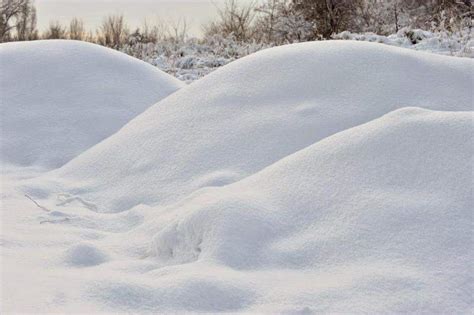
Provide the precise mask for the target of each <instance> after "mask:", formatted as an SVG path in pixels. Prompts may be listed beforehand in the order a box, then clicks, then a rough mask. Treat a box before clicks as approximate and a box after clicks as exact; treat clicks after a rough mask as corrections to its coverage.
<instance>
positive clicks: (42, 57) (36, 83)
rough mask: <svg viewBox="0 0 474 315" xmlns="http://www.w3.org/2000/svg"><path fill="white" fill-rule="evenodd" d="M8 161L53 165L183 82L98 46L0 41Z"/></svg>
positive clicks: (4, 159) (3, 149)
mask: <svg viewBox="0 0 474 315" xmlns="http://www.w3.org/2000/svg"><path fill="white" fill-rule="evenodd" d="M0 63H1V75H0V89H1V94H2V96H1V117H2V118H1V133H0V136H1V152H2V157H1V158H2V162H4V163H9V164H16V165H20V166H31V165H39V166H43V167H48V168H53V167H59V166H61V165H63V164H64V163H65V162H67V161H69V160H70V159H71V158H73V157H75V156H76V155H78V154H79V153H82V152H83V151H84V150H85V149H88V148H89V147H91V146H93V145H94V144H96V143H98V142H99V141H101V140H103V139H104V138H106V137H108V136H110V135H111V134H113V133H115V132H116V131H117V130H118V129H119V128H120V127H122V126H123V125H124V124H125V123H127V122H128V121H129V120H130V119H132V118H133V117H135V116H136V115H138V114H139V113H141V112H143V111H144V110H145V109H146V108H147V107H149V106H150V105H152V104H153V103H156V102H157V101H159V100H160V99H162V98H164V97H165V96H167V95H168V94H170V93H172V92H174V91H175V90H177V89H178V88H180V87H181V86H182V85H183V84H182V83H181V82H179V81H178V80H176V79H175V78H173V77H171V76H169V75H167V74H165V73H164V72H161V71H160V70H157V69H156V68H155V67H152V66H150V65H148V64H146V63H144V62H142V61H139V60H137V59H134V58H131V57H128V56H126V55H125V54H121V53H118V52H116V51H114V50H111V49H107V48H104V47H101V46H98V45H93V44H89V43H84V42H75V41H60V40H58V41H34V42H21V43H20V42H18V43H6V44H1V45H0Z"/></svg>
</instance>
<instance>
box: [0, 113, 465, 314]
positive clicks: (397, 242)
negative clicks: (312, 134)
mask: <svg viewBox="0 0 474 315" xmlns="http://www.w3.org/2000/svg"><path fill="white" fill-rule="evenodd" d="M473 119H474V116H473V113H472V112H449V111H429V110H424V109H420V108H403V109H400V110H396V111H394V112H391V113H389V114H388V115H385V116H383V117H381V118H379V119H375V120H373V121H371V122H369V123H366V124H363V125H361V126H358V127H355V128H352V129H348V130H345V131H342V132H340V133H337V134H334V135H332V136H329V137H328V138H326V139H324V140H322V141H319V142H317V143H315V144H314V145H311V146H309V147H307V148H305V149H303V150H301V151H299V152H296V153H293V154H290V155H289V156H287V157H285V158H283V159H282V160H280V161H278V162H276V163H275V164H273V165H271V166H269V167H266V168H265V169H263V170H261V171H260V172H257V173H256V174H254V175H252V176H249V177H248V178H246V179H244V180H241V181H238V182H236V183H234V184H231V185H227V186H223V187H207V188H204V189H201V190H199V191H196V192H195V193H193V194H191V195H189V196H188V197H187V198H185V199H183V200H181V201H179V202H177V203H175V204H173V205H170V206H167V207H155V208H150V207H145V206H140V207H135V208H134V209H132V210H130V211H127V212H125V213H118V214H101V213H97V212H94V211H90V209H88V208H87V207H85V206H84V205H81V204H80V203H76V204H69V205H65V204H64V202H59V201H60V200H58V202H56V203H54V202H53V200H49V201H48V200H41V201H40V202H41V203H42V204H43V205H44V206H45V207H46V208H47V209H49V210H54V211H49V212H48V210H46V211H44V210H41V209H38V208H36V209H35V206H34V205H33V203H29V201H28V200H26V199H23V200H22V201H21V203H16V205H21V207H22V209H23V213H24V216H23V218H22V220H21V221H20V222H16V224H9V223H10V220H9V218H10V217H11V216H14V215H15V214H14V213H15V212H14V211H11V212H8V213H6V216H5V219H4V220H5V222H6V223H7V224H6V225H5V227H6V229H8V233H7V235H9V237H8V238H5V240H4V244H5V247H4V251H3V253H2V258H3V264H4V270H6V271H8V272H5V274H4V277H5V279H4V281H2V286H4V287H3V288H4V292H6V293H7V294H8V298H7V299H5V300H4V301H5V304H4V310H6V311H32V310H35V311H38V310H40V311H48V312H53V311H54V312H58V311H59V312H71V311H74V312H91V311H93V312H133V313H137V312H139V313H143V312H153V313H156V312H162V313H167V312H184V311H193V312H235V311H246V312H267V313H277V312H278V313H282V312H283V313H287V312H290V313H296V314H311V313H327V312H329V313H371V314H374V313H384V314H388V313H411V314H413V313H417V314H418V313H427V314H432V313H442V314H466V313H469V312H470V310H472V295H471V293H472V289H473V287H472V286H473V282H472V271H473V270H472V264H471V262H472V260H473V259H474V257H473V256H474V255H473V251H472V242H471V241H472V213H471V212H472V205H473V194H472V188H473V187H472V161H473V157H474V147H473V146H472V134H473V124H472V122H473ZM131 193H134V192H131ZM8 206H10V207H11V206H12V205H8ZM28 208H31V209H29V210H28V211H26V209H28ZM65 219H66V220H65ZM17 221H18V220H17ZM35 222H36V223H37V224H34V223H35ZM38 223H43V224H38ZM21 232H22V233H21ZM31 235H34V238H31ZM57 235H61V238H58V237H57ZM19 280H20V281H19ZM25 283H29V284H30V289H29V290H25V288H24V284H25ZM18 301H22V303H18ZM15 302H16V303H15Z"/></svg>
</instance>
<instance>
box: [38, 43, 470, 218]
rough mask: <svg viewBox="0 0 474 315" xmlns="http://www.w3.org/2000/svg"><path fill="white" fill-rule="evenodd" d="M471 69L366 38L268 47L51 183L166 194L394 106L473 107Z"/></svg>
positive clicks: (116, 194) (264, 162)
mask: <svg viewBox="0 0 474 315" xmlns="http://www.w3.org/2000/svg"><path fill="white" fill-rule="evenodd" d="M473 69H474V61H472V60H469V59H461V58H446V57H442V56H436V55H429V54H419V53H416V52H413V51H409V50H404V49H399V48H393V47H389V46H383V45H378V44H372V43H364V42H345V41H344V42H343V41H335V42H313V43H302V44H295V45H289V46H282V47H277V48H272V49H268V50H264V51H261V52H259V53H256V54H254V55H251V56H248V57H246V58H242V59H240V60H238V61H236V62H234V63H232V64H229V65H228V66H226V67H224V68H222V69H221V70H218V71H216V72H214V73H212V74H210V75H209V76H207V77H205V78H203V79H202V80H200V81H198V82H196V83H193V84H192V85H190V86H187V87H186V88H183V89H181V90H180V91H178V92H177V93H175V94H173V95H171V96H170V97H168V98H166V99H165V100H163V101H162V102H159V103H158V104H156V105H154V106H153V107H151V108H150V109H148V110H147V111H146V112H145V113H143V114H142V115H140V116H139V117H137V118H136V119H134V120H132V121H131V122H130V123H129V124H127V125H126V126H125V127H124V128H122V129H121V130H120V131H119V132H118V133H116V134H114V135H113V136H112V137H110V138H109V139H107V140H105V141H104V142H102V143H101V144H99V145H97V146H95V147H93V148H92V149H91V150H89V151H87V152H85V153H84V154H82V155H80V156H79V157H77V158H76V159H74V160H73V161H71V162H70V163H68V164H67V165H65V166H64V167H63V168H61V169H60V170H58V171H57V172H55V173H56V174H55V175H56V176H57V177H59V178H60V179H61V181H63V182H64V179H68V182H70V183H71V184H72V185H71V186H66V187H65V186H64V185H61V186H60V187H58V188H53V189H57V190H59V191H60V192H62V191H64V190H68V191H71V192H75V191H80V192H81V195H82V196H83V198H84V199H87V200H93V202H94V203H96V204H97V206H98V211H101V212H112V211H121V210H126V209H129V208H131V207H133V206H135V205H137V204H140V203H143V204H149V205H150V204H155V203H157V202H159V203H160V204H162V205H163V204H169V203H171V202H175V201H178V200H179V199H180V198H182V197H184V196H186V195H188V194H189V193H191V192H193V191H195V190H197V189H199V188H201V187H206V186H216V185H217V186H219V185H225V184H229V183H232V182H234V181H237V180H239V179H242V178H244V177H246V176H249V175H251V174H253V173H255V172H256V171H258V170H261V169H262V168H264V167H266V166H268V165H270V164H272V163H274V162H276V161H278V160H279V159H281V158H283V157H285V156H287V155H288V154H291V153H293V152H295V151H297V150H300V149H302V148H305V147H306V146H308V145H311V144H313V143H315V142H317V141H319V140H321V139H323V138H325V137H327V136H329V135H331V134H334V133H336V132H339V131H342V130H344V129H347V128H350V127H353V126H356V125H359V124H362V123H365V122H368V121H370V120H372V119H374V118H377V117H380V116H381V115H383V114H386V113H388V112H390V111H392V110H394V109H397V108H401V107H407V106H418V107H424V108H429V109H434V110H471V109H472V78H473ZM276 78H277V79H276ZM170 157H171V158H170ZM97 172H100V174H101V176H97ZM40 182H41V184H42V185H44V182H45V179H41V180H40ZM130 190H132V191H133V192H134V193H133V194H129V193H128V192H129V191H130Z"/></svg>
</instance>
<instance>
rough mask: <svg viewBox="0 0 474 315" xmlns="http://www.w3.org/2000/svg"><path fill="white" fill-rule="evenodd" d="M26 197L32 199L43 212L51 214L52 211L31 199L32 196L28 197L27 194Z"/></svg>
mask: <svg viewBox="0 0 474 315" xmlns="http://www.w3.org/2000/svg"><path fill="white" fill-rule="evenodd" d="M25 197H26V198H28V199H30V200H31V201H32V202H33V203H34V204H35V205H36V206H37V207H38V208H40V209H41V210H43V211H46V212H51V210H49V209H48V208H45V207H43V206H42V205H40V204H39V203H37V202H36V200H34V199H33V198H31V197H30V196H28V195H27V194H25Z"/></svg>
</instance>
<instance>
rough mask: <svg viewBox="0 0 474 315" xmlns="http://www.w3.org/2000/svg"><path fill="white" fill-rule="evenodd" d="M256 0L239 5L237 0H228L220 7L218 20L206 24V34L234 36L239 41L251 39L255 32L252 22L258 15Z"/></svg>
mask: <svg viewBox="0 0 474 315" xmlns="http://www.w3.org/2000/svg"><path fill="white" fill-rule="evenodd" d="M255 7H256V1H250V2H249V3H247V4H242V5H238V4H237V1H236V0H226V2H225V4H224V6H223V7H218V6H217V9H218V16H219V17H218V20H217V21H215V22H212V23H210V24H208V25H205V26H204V32H205V34H206V35H214V34H220V35H223V36H229V35H232V36H234V37H235V38H236V39H237V40H239V41H246V40H248V39H250V38H251V37H252V35H253V33H254V29H253V28H252V24H253V22H254V19H255V16H256V10H255Z"/></svg>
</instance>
